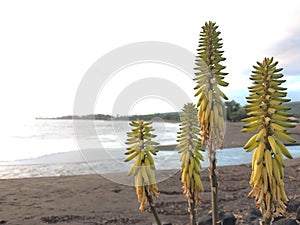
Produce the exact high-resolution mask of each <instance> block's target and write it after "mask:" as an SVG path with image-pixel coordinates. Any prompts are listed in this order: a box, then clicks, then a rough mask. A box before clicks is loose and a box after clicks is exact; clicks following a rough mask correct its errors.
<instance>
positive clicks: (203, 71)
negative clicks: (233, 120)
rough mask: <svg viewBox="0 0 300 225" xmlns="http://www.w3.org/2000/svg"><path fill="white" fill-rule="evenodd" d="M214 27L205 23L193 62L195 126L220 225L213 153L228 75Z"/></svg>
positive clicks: (214, 216)
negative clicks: (199, 138)
mask: <svg viewBox="0 0 300 225" xmlns="http://www.w3.org/2000/svg"><path fill="white" fill-rule="evenodd" d="M217 29H218V26H216V23H213V22H207V23H205V25H204V26H203V27H202V31H201V33H200V40H199V46H198V49H197V58H196V66H197V67H196V68H195V70H196V72H195V74H196V77H195V81H196V82H197V86H196V87H195V89H196V94H195V96H198V103H197V107H199V110H198V122H199V126H200V136H201V139H202V144H203V145H206V147H207V152H208V158H209V162H210V166H209V171H210V184H211V198H212V224H213V225H215V224H217V223H218V222H219V214H218V181H217V173H216V161H217V160H216V149H218V148H222V143H223V138H224V129H225V125H224V124H225V122H224V109H223V100H222V99H225V100H227V97H226V95H225V94H224V93H223V92H222V91H221V90H220V88H219V86H227V85H228V83H227V82H225V81H224V78H225V76H226V75H227V73H225V72H223V70H224V69H225V66H223V65H221V62H222V61H224V60H225V58H224V57H223V51H222V50H221V49H222V46H223V44H222V43H221V40H222V39H221V38H220V37H219V35H220V33H221V32H219V31H217Z"/></svg>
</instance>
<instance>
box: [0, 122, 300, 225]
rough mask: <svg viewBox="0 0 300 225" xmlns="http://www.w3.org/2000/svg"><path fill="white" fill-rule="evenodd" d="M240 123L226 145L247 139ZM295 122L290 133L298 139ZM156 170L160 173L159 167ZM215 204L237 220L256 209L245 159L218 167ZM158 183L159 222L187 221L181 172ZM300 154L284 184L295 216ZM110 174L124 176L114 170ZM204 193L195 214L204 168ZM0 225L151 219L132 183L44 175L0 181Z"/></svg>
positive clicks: (201, 210)
mask: <svg viewBox="0 0 300 225" xmlns="http://www.w3.org/2000/svg"><path fill="white" fill-rule="evenodd" d="M240 127H241V124H240V123H234V124H230V125H229V126H227V132H226V135H225V143H224V147H238V146H242V145H243V144H244V143H245V140H246V139H247V138H248V137H249V136H250V135H249V134H242V135H239V134H240V133H239V130H240ZM299 130H300V129H299V126H298V127H297V129H295V130H294V131H293V133H294V134H293V135H292V136H293V137H294V138H296V140H297V142H298V143H299V140H300V138H299ZM167 172H168V171H165V173H167ZM159 173H164V172H163V171H159ZM218 173H219V187H220V193H219V208H220V210H222V211H224V212H226V213H232V214H233V215H234V216H235V217H236V218H237V223H236V224H251V222H250V221H251V220H253V217H251V216H252V214H253V212H256V209H255V205H254V200H253V199H251V198H247V194H248V192H249V191H250V187H249V178H250V174H251V167H250V165H249V164H242V165H238V166H224V167H218ZM173 174H174V175H173V176H171V177H169V178H168V179H166V180H164V181H163V182H161V183H159V184H158V187H159V191H160V194H159V197H158V199H157V200H156V201H155V202H156V206H157V210H158V213H159V216H160V217H161V220H162V221H166V222H170V223H172V224H173V225H174V224H177V225H179V224H188V223H189V216H188V213H187V200H186V198H185V197H184V196H183V195H182V189H181V182H180V174H179V172H177V171H173ZM299 174H300V158H297V159H292V160H286V170H285V183H286V192H287V195H288V197H289V199H290V205H288V212H289V216H290V217H294V216H295V209H294V207H293V204H297V202H300V189H299V186H300V181H299ZM112 176H116V177H118V176H127V174H125V173H124V174H114V175H112ZM201 177H202V181H203V183H204V188H205V192H204V193H202V194H201V198H202V204H201V205H200V206H199V207H198V211H197V218H200V217H201V216H203V215H207V214H208V212H209V211H210V187H209V177H208V171H207V169H203V171H202V173H201ZM0 206H1V207H0V224H9V225H27V224H28V225H35V224H37V225H38V224H41V225H43V224H60V225H63V224H70V225H71V224H72V225H82V224H89V225H96V224H97V225H99V224H152V222H153V221H154V218H153V216H152V214H151V213H149V212H144V213H141V212H139V210H138V208H139V203H138V202H137V198H136V195H135V188H134V187H132V186H125V185H121V184H118V183H115V182H112V181H110V180H108V179H105V178H104V177H102V176H100V175H83V176H67V177H48V178H47V177H45V178H28V179H8V180H0Z"/></svg>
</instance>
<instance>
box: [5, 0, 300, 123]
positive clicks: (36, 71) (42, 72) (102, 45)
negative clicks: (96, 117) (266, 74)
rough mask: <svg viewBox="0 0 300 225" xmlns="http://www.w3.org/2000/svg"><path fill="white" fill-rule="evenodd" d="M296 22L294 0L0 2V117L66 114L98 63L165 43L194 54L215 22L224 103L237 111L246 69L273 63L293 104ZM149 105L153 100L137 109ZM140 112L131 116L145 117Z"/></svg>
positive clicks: (298, 80) (298, 68)
mask: <svg viewBox="0 0 300 225" xmlns="http://www.w3.org/2000/svg"><path fill="white" fill-rule="evenodd" d="M299 15H300V2H299V1H296V0H289V1H274V0H273V1H258V0H255V1H254V0H251V1H228V0H227V1H199V0H197V1H174V0H172V1H171V0H163V1H155V0H152V1H141V0H137V1H130V0H128V1H114V0H111V1H76V0H70V1H62V0H59V1H41V0H38V1H30V0H27V1H14V0H11V1H0V29H1V34H0V62H1V64H0V77H1V78H0V100H1V117H2V118H3V117H5V118H7V119H14V118H25V117H26V118H34V117H37V116H45V117H47V116H50V117H51V116H60V115H70V114H72V112H73V103H74V98H75V94H76V90H77V88H78V85H79V83H80V81H81V79H82V78H83V76H84V74H85V72H86V71H87V70H88V69H89V68H90V67H91V66H92V64H93V63H94V62H95V61H97V60H98V59H99V58H100V57H101V56H103V55H105V54H106V53H108V52H110V51H111V50H113V49H115V48H117V47H121V46H123V45H126V44H130V43H134V42H140V41H163V42H168V43H172V44H176V45H178V46H181V47H183V48H185V49H187V50H189V51H191V52H193V53H195V49H196V47H197V44H198V37H199V32H200V30H201V26H202V25H203V24H204V22H205V21H209V20H212V21H215V22H217V24H218V25H219V31H221V37H222V38H223V43H224V47H223V50H224V51H225V53H224V56H225V57H226V58H227V60H226V61H225V62H224V65H226V66H227V68H226V72H228V73H229V75H228V76H227V78H226V81H228V82H229V83H230V86H229V87H228V88H226V89H225V90H224V91H225V93H227V95H228V96H229V97H230V99H235V100H237V101H239V102H240V103H242V104H243V103H244V98H245V96H246V95H247V94H248V91H247V86H248V85H249V81H248V77H249V75H250V73H251V69H252V65H253V64H255V62H256V61H262V59H263V58H264V57H269V56H274V57H275V59H276V60H278V61H279V66H280V67H283V68H284V74H285V76H286V77H285V79H287V83H286V84H285V86H286V87H288V88H289V90H288V92H289V97H290V98H292V100H294V101H296V100H299V99H300V94H299V93H300V92H299V86H300V76H299V75H300V63H299V62H300V38H299V37H300V25H299V22H300V17H299ZM147 66H148V67H149V69H147V71H149V70H151V66H149V65H147ZM145 68H146V67H138V66H137V67H136V68H134V67H133V68H130V69H129V71H123V73H124V74H126V73H142V72H143V70H144V69H145ZM161 69H162V68H153V72H157V71H159V70H160V71H161ZM162 70H163V71H164V72H165V74H168V73H172V69H170V68H165V70H164V69H162ZM173 72H174V71H173ZM120 73H122V71H121V72H120ZM99 76H100V74H99ZM161 76H164V75H163V74H162V75H161ZM117 84H118V85H120V86H119V87H118V88H122V82H117ZM115 85H116V84H115ZM115 87H116V86H115ZM116 89H117V88H116ZM151 101H153V102H151ZM155 101H157V102H159V101H160V100H155V99H154V100H153V99H152V100H151V99H147V100H145V102H144V105H149V104H150V105H151V104H154V102H155ZM105 104H106V103H105V102H97V105H101V106H102V107H100V108H97V109H96V113H110V110H111V109H109V106H106V105H105ZM144 105H143V102H141V104H140V105H137V107H136V108H135V109H134V110H133V111H134V112H135V113H139V112H140V113H145V112H144V111H143V109H145V107H144ZM157 109H161V110H162V111H163V110H164V107H161V108H160V107H156V109H155V110H157ZM166 110H167V107H166Z"/></svg>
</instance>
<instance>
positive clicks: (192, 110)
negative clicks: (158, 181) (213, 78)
mask: <svg viewBox="0 0 300 225" xmlns="http://www.w3.org/2000/svg"><path fill="white" fill-rule="evenodd" d="M180 121H181V122H180V125H179V126H180V131H179V132H178V137H177V141H178V142H179V144H178V145H177V148H178V149H179V153H181V156H180V162H181V168H180V172H181V182H182V184H183V187H182V189H183V194H184V195H185V196H186V197H187V199H188V205H189V207H188V211H189V213H190V222H191V225H196V217H195V216H196V204H198V205H200V192H202V191H203V185H202V181H201V179H200V169H201V163H200V161H201V160H203V156H202V154H201V153H200V151H204V149H202V147H201V139H200V135H199V133H200V132H199V126H198V121H197V109H196V107H195V105H194V104H192V103H187V104H185V105H184V107H183V113H182V115H181V117H180Z"/></svg>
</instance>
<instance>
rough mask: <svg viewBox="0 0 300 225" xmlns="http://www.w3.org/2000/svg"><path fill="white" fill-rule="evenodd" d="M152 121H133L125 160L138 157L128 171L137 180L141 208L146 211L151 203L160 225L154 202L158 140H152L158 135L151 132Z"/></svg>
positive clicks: (156, 189) (128, 134)
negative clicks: (155, 156)
mask: <svg viewBox="0 0 300 225" xmlns="http://www.w3.org/2000/svg"><path fill="white" fill-rule="evenodd" d="M151 123H152V122H144V121H143V120H138V121H133V122H131V123H130V125H131V126H132V130H131V132H128V133H127V136H128V138H127V142H126V144H127V145H129V147H128V148H127V151H126V153H125V155H129V156H128V157H127V158H126V159H125V162H128V161H131V160H133V159H134V158H136V161H135V163H134V164H133V165H132V166H131V168H130V170H129V171H128V175H133V176H134V180H135V188H136V194H137V197H138V201H139V202H140V210H141V211H145V206H146V205H147V204H149V206H150V208H151V211H152V213H153V215H154V217H155V220H156V222H157V224H158V225H160V224H161V222H160V219H159V218H158V214H157V211H156V208H155V204H154V202H153V198H156V196H157V194H158V188H157V184H156V179H155V165H154V160H153V158H152V155H156V153H157V150H156V146H157V145H158V143H157V142H155V141H152V138H154V137H156V135H154V134H152V133H151V132H152V131H153V130H154V129H153V128H152V127H151V126H150V125H151Z"/></svg>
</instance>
